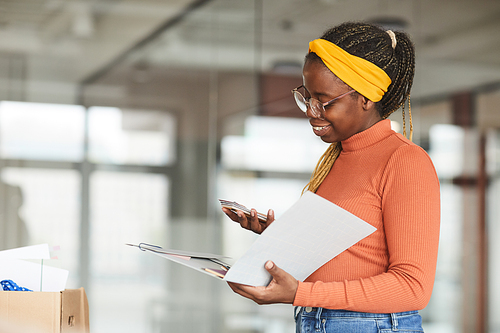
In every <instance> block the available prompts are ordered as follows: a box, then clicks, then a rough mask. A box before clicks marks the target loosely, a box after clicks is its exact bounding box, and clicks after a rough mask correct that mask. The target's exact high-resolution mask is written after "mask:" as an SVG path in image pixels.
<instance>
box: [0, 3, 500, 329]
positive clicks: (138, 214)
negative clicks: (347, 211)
mask: <svg viewBox="0 0 500 333" xmlns="http://www.w3.org/2000/svg"><path fill="white" fill-rule="evenodd" d="M348 20H354V21H358V20H366V21H370V22H375V23H378V24H382V25H384V26H386V27H387V28H391V29H401V30H405V31H407V32H408V33H410V34H411V36H412V37H413V40H414V42H415V45H416V48H417V74H416V77H415V84H414V88H413V90H412V95H411V103H412V109H411V110H412V115H413V124H414V128H415V133H414V141H415V142H416V143H418V144H419V145H421V146H422V147H423V148H425V149H426V150H427V151H428V152H429V154H430V155H431V157H432V158H433V161H434V163H435V166H436V169H437V171H438V174H439V177H440V180H441V184H442V187H441V191H442V228H441V246H440V253H439V264H438V270H437V275H436V283H435V288H434V293H433V297H432V300H431V302H430V304H429V305H428V307H427V308H426V309H425V310H423V311H422V316H423V319H424V328H425V329H426V332H428V333H455V332H458V333H460V332H463V333H468V332H477V333H483V332H492V333H493V332H495V333H498V332H500V287H499V285H498V276H499V275H500V261H499V260H498V257H499V256H500V245H499V244H500V242H499V241H498V239H499V238H500V210H499V205H498V203H499V202H500V110H499V106H498V105H499V104H500V37H499V36H500V2H499V1H495V0H442V1H433V0H376V1H372V0H350V1H348V0H311V1H303V0H302V1H299V0H266V1H264V0H211V1H210V0H198V1H193V0H0V101H1V102H0V177H1V178H0V179H1V186H0V250H1V249H7V248H12V247H17V246H23V245H31V244H40V243H49V244H50V245H52V246H57V245H58V246H60V248H61V250H60V251H59V252H58V253H57V255H58V260H51V261H50V263H48V264H49V265H54V266H57V267H61V268H64V269H68V270H69V271H70V277H69V281H68V286H67V287H68V288H78V287H81V286H83V287H85V288H86V291H87V294H88V298H89V303H90V312H91V313H90V322H91V332H92V333H108V332H118V331H119V332H123V333H127V332H134V333H136V332H145V333H146V332H147V333H156V332H197V333H198V332H227V333H240V332H241V333H247V332H248V333H250V332H252V333H253V332H262V333H285V332H293V331H294V323H293V309H292V307H291V306H289V305H273V306H257V305H255V304H253V303H252V302H250V301H248V300H246V299H243V298H241V297H239V296H237V295H235V294H233V293H232V291H230V289H229V288H228V287H227V285H226V284H225V283H224V282H222V281H217V280H216V279H214V278H211V277H209V276H207V275H204V274H199V273H196V272H194V271H192V270H190V269H188V268H185V267H183V266H179V265H176V264H173V263H170V262H168V261H167V260H165V259H163V258H160V257H157V256H155V255H153V254H150V253H143V252H141V251H139V250H138V249H136V248H130V247H127V246H126V245H125V243H135V244H137V243H140V242H147V243H151V244H156V245H161V246H163V247H167V248H175V249H181V250H192V251H204V252H213V253H214V252H215V253H223V254H226V255H228V256H231V257H232V258H233V261H234V260H235V259H237V258H238V257H239V256H241V255H242V254H243V253H244V252H245V250H246V249H247V248H248V247H249V246H250V244H251V243H252V242H253V241H254V240H255V237H256V236H254V235H252V234H250V233H249V232H247V231H244V230H242V229H240V228H239V227H238V226H236V225H235V224H234V223H232V222H231V221H229V219H227V218H226V217H224V216H222V214H221V212H220V209H219V206H218V201H217V199H218V198H224V199H231V200H236V201H238V202H241V203H243V204H245V205H248V206H251V207H255V208H257V209H258V210H260V211H262V212H266V211H267V209H269V208H274V209H275V211H276V215H277V216H278V217H279V215H280V214H281V213H282V212H283V211H284V210H286V209H287V207H289V206H290V205H291V204H292V203H293V202H295V200H297V199H298V198H299V196H300V193H301V190H302V188H303V187H304V185H305V184H306V183H307V181H308V178H309V175H310V173H311V171H312V169H313V167H314V165H315V164H316V161H317V159H318V158H319V156H320V155H321V153H322V152H323V150H324V149H325V148H326V145H325V144H324V143H322V142H321V141H320V140H319V139H318V138H316V137H314V135H313V134H312V132H311V129H310V127H309V125H308V123H307V120H306V119H305V117H304V116H303V114H302V113H301V112H300V111H299V110H298V109H297V107H296V106H295V105H294V102H293V100H292V96H291V94H290V90H291V89H292V88H294V87H296V86H298V85H299V84H301V81H302V79H301V66H302V62H303V58H304V55H305V53H306V51H307V45H308V42H309V41H310V40H312V39H315V38H317V37H319V35H320V34H321V33H322V32H323V31H324V30H325V29H327V28H328V27H330V26H333V25H336V24H339V23H341V22H344V21H348ZM406 119H407V120H408V118H406ZM391 120H392V121H393V125H394V128H395V129H399V130H400V131H401V127H402V117H401V113H400V112H396V113H395V114H394V115H393V116H391ZM407 124H408V122H407Z"/></svg>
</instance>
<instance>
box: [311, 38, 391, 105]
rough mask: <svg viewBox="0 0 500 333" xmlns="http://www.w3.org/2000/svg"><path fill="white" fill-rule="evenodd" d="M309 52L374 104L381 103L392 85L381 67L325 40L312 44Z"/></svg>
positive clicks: (316, 40)
mask: <svg viewBox="0 0 500 333" xmlns="http://www.w3.org/2000/svg"><path fill="white" fill-rule="evenodd" d="M309 52H314V53H316V54H317V55H318V56H319V57H320V58H321V60H323V63H324V64H325V65H326V67H328V68H329V69H330V70H331V71H332V72H333V73H334V74H335V75H337V77H338V78H339V79H341V80H342V81H344V82H345V83H346V84H348V85H349V86H350V87H351V88H353V89H354V90H356V91H357V92H359V93H360V94H361V95H363V96H365V97H366V98H368V99H369V100H371V101H373V102H378V101H380V100H381V99H382V96H384V93H385V92H386V91H387V87H389V85H390V84H391V78H390V77H389V76H388V75H387V73H386V72H384V70H382V69H381V68H380V67H378V66H377V65H375V64H373V63H371V62H369V61H368V60H365V59H363V58H360V57H356V56H354V55H352V54H350V53H348V52H346V51H344V50H343V49H341V48H340V47H338V46H337V45H335V44H333V43H331V42H329V41H327V40H325V39H315V40H313V41H312V42H310V43H309Z"/></svg>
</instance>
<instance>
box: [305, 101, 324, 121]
mask: <svg viewBox="0 0 500 333" xmlns="http://www.w3.org/2000/svg"><path fill="white" fill-rule="evenodd" d="M306 106H307V110H306V116H307V118H316V119H320V120H324V118H323V115H322V114H321V112H318V110H313V108H312V107H311V103H309V102H308V103H306Z"/></svg>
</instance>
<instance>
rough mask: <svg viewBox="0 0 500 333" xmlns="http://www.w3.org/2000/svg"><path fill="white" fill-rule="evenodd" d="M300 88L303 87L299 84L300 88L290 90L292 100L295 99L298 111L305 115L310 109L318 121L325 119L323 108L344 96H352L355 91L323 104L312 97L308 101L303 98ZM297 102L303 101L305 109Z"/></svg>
mask: <svg viewBox="0 0 500 333" xmlns="http://www.w3.org/2000/svg"><path fill="white" fill-rule="evenodd" d="M300 88H304V89H305V87H304V85H303V84H301V85H300V86H298V87H297V88H294V89H292V94H293V98H294V99H295V103H296V104H297V106H298V107H299V109H300V110H301V111H302V112H304V113H305V114H307V109H308V108H309V109H311V114H312V115H313V116H314V117H316V118H320V119H324V118H325V116H324V115H325V112H326V110H325V107H327V106H328V105H330V104H332V103H333V102H335V101H336V100H338V99H340V98H342V97H344V96H347V95H349V94H352V93H353V92H355V91H356V90H354V89H352V90H349V91H348V92H346V93H343V94H342V95H340V96H337V97H335V98H334V99H332V100H329V101H328V102H325V103H322V102H321V101H319V100H317V99H316V98H313V97H309V98H308V99H307V98H305V97H304V95H302V94H301V93H300V92H299V89H300ZM299 100H303V101H304V105H305V106H306V109H305V110H303V109H302V107H301V105H300V104H299Z"/></svg>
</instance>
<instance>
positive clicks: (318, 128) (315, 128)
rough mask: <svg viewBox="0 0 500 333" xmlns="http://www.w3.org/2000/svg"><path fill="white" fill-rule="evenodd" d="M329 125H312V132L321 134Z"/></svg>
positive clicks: (324, 132) (326, 130)
mask: <svg viewBox="0 0 500 333" xmlns="http://www.w3.org/2000/svg"><path fill="white" fill-rule="evenodd" d="M330 127H331V126H330V125H325V126H313V127H312V128H313V132H314V134H316V135H317V136H323V135H325V134H326V132H328V129H329V128H330Z"/></svg>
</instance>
